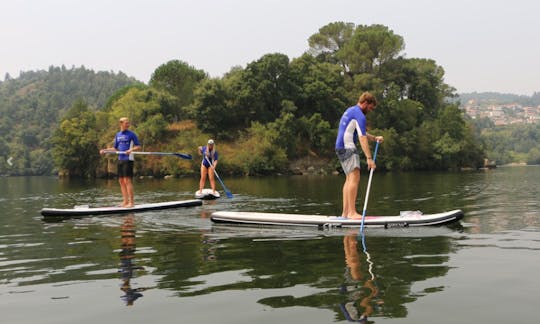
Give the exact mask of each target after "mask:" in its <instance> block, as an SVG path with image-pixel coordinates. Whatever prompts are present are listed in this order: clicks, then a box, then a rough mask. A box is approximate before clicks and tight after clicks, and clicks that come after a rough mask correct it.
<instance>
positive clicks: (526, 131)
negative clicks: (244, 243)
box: [472, 117, 540, 165]
mask: <svg viewBox="0 0 540 324" xmlns="http://www.w3.org/2000/svg"><path fill="white" fill-rule="evenodd" d="M472 122H473V123H474V124H475V125H476V129H477V132H478V138H479V140H480V143H481V145H483V146H484V149H485V151H486V157H487V158H488V159H489V160H490V161H494V162H496V164H498V165H503V164H509V163H526V164H530V165H532V164H540V145H539V144H538V143H540V124H513V125H505V126H497V127H496V126H495V125H493V122H492V121H490V120H489V118H487V117H485V118H481V119H475V120H472Z"/></svg>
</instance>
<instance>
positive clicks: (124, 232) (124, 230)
mask: <svg viewBox="0 0 540 324" xmlns="http://www.w3.org/2000/svg"><path fill="white" fill-rule="evenodd" d="M120 231H121V237H122V246H121V250H120V269H118V272H120V279H121V280H122V286H121V287H120V289H121V290H122V291H123V292H124V293H125V295H123V296H122V297H120V298H121V299H122V300H124V301H125V302H126V305H127V306H132V305H133V303H134V302H135V300H137V298H139V297H142V296H143V295H142V294H141V293H140V292H141V291H144V290H146V289H145V288H136V289H133V288H132V287H131V278H132V277H133V272H134V270H138V269H144V268H143V267H140V266H135V265H134V264H133V259H134V257H135V216H134V214H129V215H127V216H124V219H123V221H122V226H121V228H120Z"/></svg>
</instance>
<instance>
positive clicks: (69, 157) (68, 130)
mask: <svg viewBox="0 0 540 324" xmlns="http://www.w3.org/2000/svg"><path fill="white" fill-rule="evenodd" d="M96 126H97V124H96V116H95V114H94V113H93V112H92V111H90V110H89V109H88V105H87V104H86V103H85V102H84V101H82V100H77V101H75V103H74V104H73V107H72V108H71V109H70V110H68V111H67V113H66V114H65V116H64V118H62V120H61V121H60V125H59V127H58V128H57V129H56V131H55V132H54V135H53V137H52V143H53V152H52V154H53V157H54V160H55V162H56V165H57V166H58V167H59V168H60V172H61V173H66V174H67V175H70V176H78V177H86V178H88V177H93V176H94V175H95V172H96V168H97V165H98V160H99V155H98V154H96V153H97V151H98V139H99V137H98V132H97V130H96V128H97V127H96Z"/></svg>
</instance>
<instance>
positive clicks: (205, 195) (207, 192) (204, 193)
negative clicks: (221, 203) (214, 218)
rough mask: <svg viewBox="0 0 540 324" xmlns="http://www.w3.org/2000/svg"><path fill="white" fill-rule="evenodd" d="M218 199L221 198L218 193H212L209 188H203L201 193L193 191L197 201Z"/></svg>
mask: <svg viewBox="0 0 540 324" xmlns="http://www.w3.org/2000/svg"><path fill="white" fill-rule="evenodd" d="M219 197H221V195H220V194H219V191H217V190H216V191H215V192H213V191H212V189H210V188H204V189H203V190H202V192H201V191H199V190H197V191H195V198H197V199H218V198H219Z"/></svg>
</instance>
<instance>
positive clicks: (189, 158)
mask: <svg viewBox="0 0 540 324" xmlns="http://www.w3.org/2000/svg"><path fill="white" fill-rule="evenodd" d="M173 154H174V155H175V156H178V157H180V158H182V159H185V160H191V159H193V157H192V156H191V154H186V153H173Z"/></svg>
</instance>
